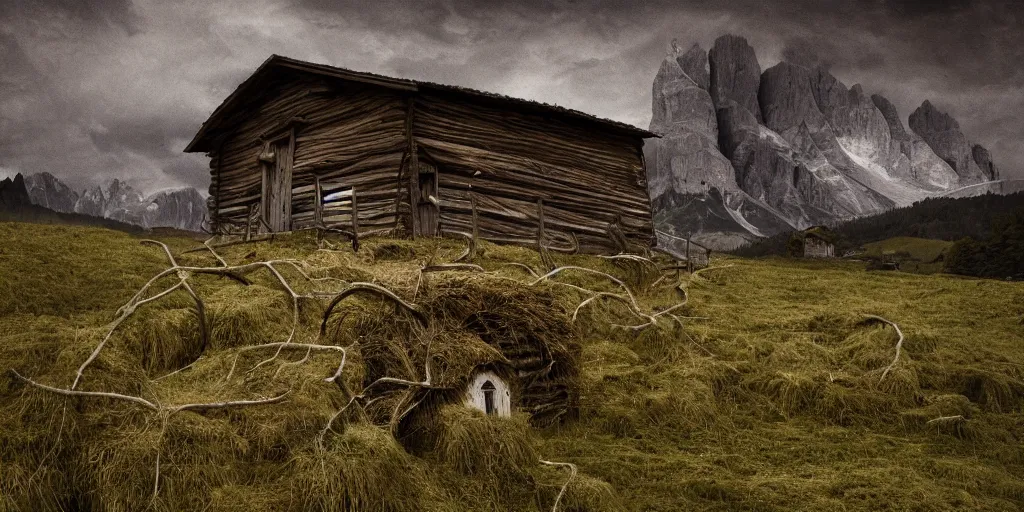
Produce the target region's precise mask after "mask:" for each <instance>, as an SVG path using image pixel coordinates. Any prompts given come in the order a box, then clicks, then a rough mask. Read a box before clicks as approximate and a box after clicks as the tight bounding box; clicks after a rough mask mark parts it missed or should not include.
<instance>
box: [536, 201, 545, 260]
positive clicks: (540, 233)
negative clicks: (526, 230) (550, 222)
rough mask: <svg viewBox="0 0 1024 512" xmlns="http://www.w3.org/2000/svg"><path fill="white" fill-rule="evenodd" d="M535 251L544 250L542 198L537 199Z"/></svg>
mask: <svg viewBox="0 0 1024 512" xmlns="http://www.w3.org/2000/svg"><path fill="white" fill-rule="evenodd" d="M537 251H538V252H543V251H544V200H543V199H538V200H537Z"/></svg>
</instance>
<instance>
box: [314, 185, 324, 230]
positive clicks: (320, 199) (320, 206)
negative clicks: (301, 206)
mask: <svg viewBox="0 0 1024 512" xmlns="http://www.w3.org/2000/svg"><path fill="white" fill-rule="evenodd" d="M313 192H314V193H315V194H316V198H315V199H314V200H313V223H314V224H316V225H317V226H322V225H323V223H324V192H323V188H321V186H320V176H313Z"/></svg>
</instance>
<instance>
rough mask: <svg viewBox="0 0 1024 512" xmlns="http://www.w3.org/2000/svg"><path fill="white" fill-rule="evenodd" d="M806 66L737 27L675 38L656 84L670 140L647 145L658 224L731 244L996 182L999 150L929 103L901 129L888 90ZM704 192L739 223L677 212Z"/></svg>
mask: <svg viewBox="0 0 1024 512" xmlns="http://www.w3.org/2000/svg"><path fill="white" fill-rule="evenodd" d="M803 64H807V63H806V62H804V63H794V62H786V61H782V62H779V63H777V64H776V65H774V66H772V67H770V68H768V69H764V70H762V69H761V66H760V63H759V62H758V60H757V55H756V52H755V50H754V48H753V47H751V46H750V45H749V44H748V43H747V41H746V39H745V38H743V37H741V36H736V35H731V34H727V35H723V36H720V37H719V38H717V39H716V40H715V42H714V45H713V46H712V48H711V49H710V50H709V51H707V52H705V51H704V49H703V48H701V47H700V45H698V44H695V45H693V46H691V47H690V48H689V49H688V50H686V51H683V49H682V47H680V46H679V45H678V42H677V41H673V44H672V49H671V51H670V52H669V54H668V55H667V56H666V58H665V59H664V60H663V62H662V65H661V67H660V69H659V71H658V74H657V76H656V77H655V79H654V83H653V92H652V113H653V115H652V118H651V124H650V130H651V131H652V132H655V133H658V134H660V135H661V136H662V138H660V139H654V140H652V141H649V143H648V144H646V145H645V147H644V153H645V158H646V159H647V162H648V175H649V176H648V183H649V190H650V194H651V200H652V205H653V206H654V209H655V221H656V224H657V226H656V227H657V228H658V229H659V230H662V231H665V232H669V233H671V234H673V235H677V236H693V237H694V240H695V241H697V242H699V243H703V244H708V245H711V246H712V247H713V248H715V249H719V250H728V249H731V248H735V247H736V246H738V245H742V244H743V243H746V242H750V241H753V240H756V239H757V238H760V237H763V236H766V235H768V236H770V235H772V234H774V233H777V232H780V231H785V230H792V229H802V228H806V227H808V226H811V225H817V224H833V223H836V222H841V221H844V220H851V219H854V218H858V217H863V216H866V215H872V214H877V213H880V212H883V211H887V210H890V209H892V208H897V207H902V206H909V205H911V204H913V203H915V202H917V201H920V200H922V199H925V198H927V197H933V196H937V195H941V194H943V193H945V192H948V191H951V190H954V189H957V188H959V187H963V186H968V185H974V184H979V183H986V182H990V181H994V180H996V179H998V176H999V171H998V168H997V167H996V166H995V164H994V163H993V158H992V155H991V153H990V152H989V151H988V150H987V149H986V148H984V147H983V146H981V145H979V144H975V143H971V142H970V141H969V140H968V139H967V137H966V136H965V135H964V134H963V132H962V131H961V130H960V127H959V123H957V121H956V120H955V119H954V118H953V117H952V116H950V115H949V114H947V113H944V112H941V111H939V110H938V109H937V108H936V107H935V106H934V105H932V104H931V102H930V101H929V100H925V101H924V102H923V103H922V105H921V107H919V108H918V109H917V110H915V111H914V113H912V114H910V116H909V117H908V119H907V125H906V126H904V123H903V121H902V120H901V118H900V115H899V112H898V110H897V109H896V107H895V106H894V105H893V104H892V103H891V102H889V100H888V99H886V98H885V97H884V96H881V95H880V94H871V95H869V94H867V93H866V92H865V91H864V88H863V86H861V85H860V84H854V85H853V86H851V87H847V86H846V84H844V83H843V82H842V81H840V80H839V79H837V78H836V77H835V76H833V75H832V74H831V73H830V72H829V71H828V70H827V69H825V68H823V67H822V66H820V65H815V66H807V65H803ZM705 72H706V73H707V80H706V83H707V86H706V87H704V86H703V85H704V82H705V79H704V73H705ZM694 76H696V78H694ZM712 189H716V190H717V191H718V194H717V196H716V195H711V190H712ZM696 195H704V196H706V197H708V198H710V201H721V202H722V203H723V206H724V207H725V209H726V210H728V211H731V212H733V213H734V215H732V217H733V219H732V222H729V221H728V220H725V219H721V220H724V221H725V222H715V223H714V224H715V226H716V227H715V228H714V230H708V229H706V228H707V225H708V223H706V222H704V221H703V220H702V218H703V217H706V216H702V215H701V214H699V213H698V212H695V211H693V208H692V204H690V206H688V207H687V208H689V215H686V216H683V215H680V214H679V212H678V211H677V210H679V209H680V208H681V206H680V205H682V204H683V202H684V201H683V200H682V199H681V198H683V197H690V196H696ZM717 197H720V199H717ZM688 204H689V203H688ZM705 204H708V205H710V204H711V203H708V202H706V201H705ZM730 205H731V206H732V207H730ZM713 210H721V208H712V209H711V210H708V212H709V213H708V215H716V216H718V217H721V215H718V214H712V213H710V212H711V211H713ZM744 212H745V213H744ZM735 214H739V216H737V215H735ZM721 240H731V241H732V242H730V243H728V244H724V245H723V244H721V243H719V242H718V241H721Z"/></svg>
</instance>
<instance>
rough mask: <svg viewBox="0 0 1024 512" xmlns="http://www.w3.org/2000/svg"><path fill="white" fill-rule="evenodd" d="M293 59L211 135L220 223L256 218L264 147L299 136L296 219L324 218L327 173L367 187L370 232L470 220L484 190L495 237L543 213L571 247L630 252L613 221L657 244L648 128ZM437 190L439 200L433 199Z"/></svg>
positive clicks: (363, 227) (555, 237) (484, 218)
mask: <svg viewBox="0 0 1024 512" xmlns="http://www.w3.org/2000/svg"><path fill="white" fill-rule="evenodd" d="M261 69H262V68H261ZM283 71H284V72H281V70H275V72H272V73H268V74H267V75H268V76H264V77H261V78H260V79H261V82H260V83H259V85H260V87H258V88H257V89H258V91H259V92H258V93H254V94H249V95H248V97H246V98H239V99H238V101H236V102H235V103H234V104H233V106H232V108H231V112H230V113H227V114H226V115H225V117H223V118H222V119H219V120H218V121H217V123H216V126H214V127H213V128H211V132H210V133H204V132H201V134H200V136H197V140H200V139H201V142H202V144H203V145H205V148H206V149H207V150H208V154H209V156H210V157H211V161H210V167H211V184H210V200H209V205H210V207H211V224H212V225H213V227H214V229H221V230H222V231H223V230H225V229H227V228H230V227H232V226H242V225H245V223H246V222H247V218H248V217H249V216H250V215H251V214H252V212H253V208H254V205H258V204H259V203H260V202H261V193H262V187H263V171H262V168H261V166H260V163H259V162H258V157H259V156H260V154H261V151H263V150H264V148H265V144H266V143H267V141H273V140H280V138H281V137H294V141H293V142H294V146H293V148H294V159H293V161H292V167H291V169H292V182H291V191H292V198H291V219H290V228H291V229H293V230H294V229H303V228H306V227H311V226H312V225H314V214H313V198H314V197H315V191H314V189H315V187H314V182H315V178H316V177H319V178H320V181H321V182H322V183H325V182H326V183H332V184H333V186H335V187H337V186H339V185H338V184H341V185H343V186H344V187H348V188H352V187H354V188H355V190H356V192H357V194H358V205H359V208H358V228H359V230H360V231H361V232H366V231H375V230H379V229H382V228H399V230H400V231H401V232H404V233H406V234H409V233H417V232H419V233H420V234H424V233H423V232H422V229H423V226H419V227H418V226H417V223H418V222H422V221H420V220H419V219H420V218H421V217H422V218H424V219H427V220H426V223H427V224H430V223H434V225H435V227H434V228H433V229H434V230H435V233H432V234H439V233H442V232H447V231H463V232H470V231H471V230H472V226H471V224H472V220H471V219H472V207H471V202H473V201H475V203H476V206H477V207H476V209H477V214H478V215H477V217H478V219H479V220H478V222H479V224H478V228H479V233H480V236H481V237H482V238H485V239H491V240H496V241H518V242H522V243H530V242H531V241H535V240H536V239H537V233H538V226H539V225H540V224H542V223H543V225H544V232H545V243H546V244H552V245H559V246H566V245H569V242H570V240H571V238H570V233H572V234H573V235H574V236H575V237H576V238H577V239H578V241H579V244H580V249H581V250H582V251H585V252H605V253H607V252H615V251H616V250H618V247H617V245H616V242H615V240H614V236H612V235H611V234H610V233H609V231H610V230H609V224H612V225H613V226H614V227H613V228H612V230H614V231H619V232H621V235H623V236H624V237H625V239H626V240H627V241H629V242H630V243H633V244H636V245H639V246H641V247H650V246H651V245H652V244H653V222H652V218H651V210H650V201H649V197H648V194H647V185H646V180H645V168H644V162H643V156H642V155H643V154H642V143H643V139H642V138H641V136H640V135H637V134H634V133H625V132H624V131H623V130H613V129H605V128H604V127H602V126H598V125H595V124H594V123H588V122H583V121H580V120H577V119H571V118H567V116H565V115H564V114H561V113H554V112H546V111H544V109H543V108H542V107H541V106H540V105H537V104H534V105H531V108H520V107H519V106H517V105H515V104H510V102H509V101H508V100H504V99H500V98H494V97H486V96H473V95H472V94H466V93H465V92H461V91H459V90H456V89H454V88H447V86H436V87H433V88H430V87H426V86H424V85H421V88H420V89H419V90H413V91H410V90H395V89H392V88H389V87H386V86H380V85H374V84H365V83H358V82H351V81H347V80H343V79H339V78H336V77H329V76H320V75H317V74H315V73H306V72H300V71H295V70H288V69H286V70H283ZM254 76H255V75H254ZM446 88H447V89H446ZM249 89H250V90H251V89H253V87H250V88H249ZM515 101H518V102H520V103H524V102H522V101H521V100H515ZM209 148H213V149H209ZM413 148H415V151H412V149H413ZM413 169H417V170H418V171H417V172H413ZM421 173H427V174H431V173H432V176H430V177H429V178H428V179H427V181H424V178H423V175H422V174H421ZM430 179H432V180H434V181H433V182H430V181H429V180H430ZM431 192H434V193H436V194H437V197H435V199H436V205H433V204H431V205H426V204H423V203H424V201H425V200H426V199H427V198H428V196H431V195H433V194H432V193H431ZM471 196H472V198H471ZM414 203H415V204H414ZM430 208H436V211H434V212H427V211H426V210H429V209H430ZM235 231H237V229H236V230H235Z"/></svg>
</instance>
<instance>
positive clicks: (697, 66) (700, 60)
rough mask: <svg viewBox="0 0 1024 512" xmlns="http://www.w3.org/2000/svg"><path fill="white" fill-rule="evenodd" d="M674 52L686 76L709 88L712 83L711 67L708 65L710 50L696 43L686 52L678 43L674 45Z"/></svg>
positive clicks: (698, 85) (700, 85)
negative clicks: (705, 49)
mask: <svg viewBox="0 0 1024 512" xmlns="http://www.w3.org/2000/svg"><path fill="white" fill-rule="evenodd" d="M672 48H673V53H674V56H675V59H676V63H678V64H679V68H680V69H682V70H683V73H686V76H688V77H689V78H690V80H693V83H694V84H696V85H697V87H700V88H701V89H704V90H705V91H706V90H708V88H709V87H710V83H711V77H710V67H709V66H708V52H706V51H704V49H703V48H701V47H700V45H699V44H697V43H694V44H693V46H691V47H690V49H689V50H687V51H686V52H685V53H683V52H682V51H681V50H682V49H681V48H679V47H678V46H677V45H673V46H672Z"/></svg>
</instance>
